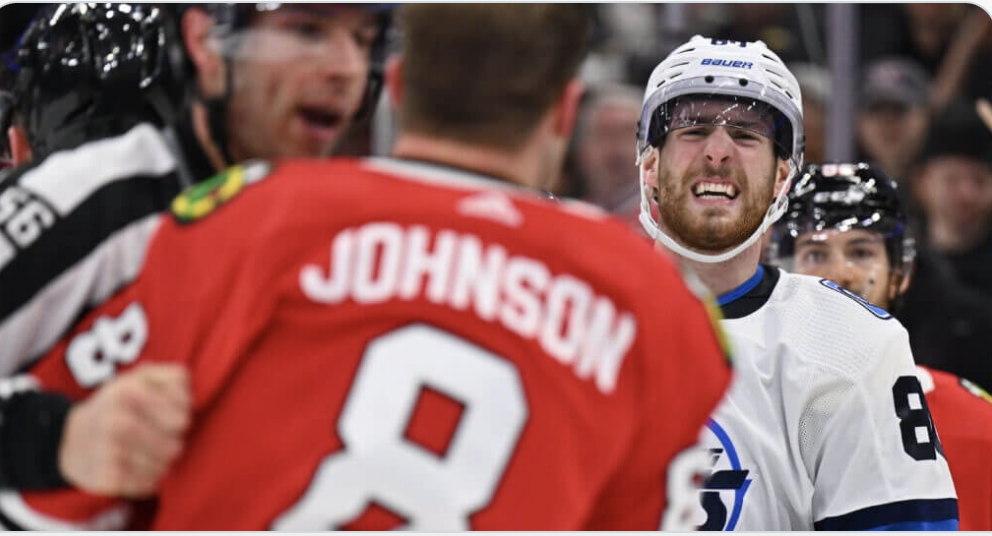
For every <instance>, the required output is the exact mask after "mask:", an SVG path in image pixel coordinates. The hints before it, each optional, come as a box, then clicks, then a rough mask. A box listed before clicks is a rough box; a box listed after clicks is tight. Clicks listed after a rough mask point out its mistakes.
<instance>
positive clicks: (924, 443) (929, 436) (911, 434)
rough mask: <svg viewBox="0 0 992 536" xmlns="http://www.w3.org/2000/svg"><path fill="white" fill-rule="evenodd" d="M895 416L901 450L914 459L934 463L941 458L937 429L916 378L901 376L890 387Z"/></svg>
mask: <svg viewBox="0 0 992 536" xmlns="http://www.w3.org/2000/svg"><path fill="white" fill-rule="evenodd" d="M892 398H893V401H894V402H895V407H896V416H898V417H899V428H900V430H901V431H902V448H903V449H904V450H905V451H906V454H909V455H910V456H911V457H912V458H913V459H914V460H934V459H936V458H937V454H938V453H940V455H941V456H943V455H944V448H943V447H942V446H941V445H940V438H939V437H937V429H936V427H934V425H933V418H932V417H931V416H930V408H929V406H927V399H926V397H925V396H923V387H922V386H921V385H920V380H919V379H917V378H916V376H900V377H899V379H898V380H896V383H895V385H893V386H892Z"/></svg>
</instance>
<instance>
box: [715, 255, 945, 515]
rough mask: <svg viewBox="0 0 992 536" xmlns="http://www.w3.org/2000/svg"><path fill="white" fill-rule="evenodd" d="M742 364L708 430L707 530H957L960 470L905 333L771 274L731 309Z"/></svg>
mask: <svg viewBox="0 0 992 536" xmlns="http://www.w3.org/2000/svg"><path fill="white" fill-rule="evenodd" d="M718 301H719V303H720V305H721V307H722V308H723V311H724V316H725V320H724V321H723V327H724V330H725V332H726V334H727V337H728V338H729V341H730V345H731V350H732V352H733V355H734V364H735V367H734V368H735V378H734V383H733V384H732V386H731V388H730V390H729V392H728V394H727V398H725V400H724V401H723V402H722V403H721V405H720V406H719V407H718V408H717V410H716V411H715V412H714V414H713V415H712V418H711V420H710V422H709V424H708V425H707V429H705V430H704V431H703V444H704V445H705V446H706V447H707V448H709V449H710V454H711V461H712V463H713V472H712V473H711V475H710V477H709V479H708V480H707V482H706V484H705V486H704V488H705V489H704V490H703V491H702V494H701V497H700V501H699V502H700V506H701V507H700V508H699V509H698V510H697V512H696V515H697V517H696V520H697V522H698V523H697V524H698V525H699V526H700V528H701V529H703V530H747V531H766V530H793V531H799V530H803V531H805V530H814V529H816V530H868V529H876V530H878V529H882V530H885V529H892V530H956V529H957V517H958V516H957V499H956V495H955V490H954V485H953V483H952V481H951V475H950V470H949V468H948V465H947V461H946V460H945V459H944V456H943V452H942V450H943V449H942V448H941V446H940V441H939V439H938V437H937V434H936V433H935V430H934V427H933V421H932V420H931V418H930V413H929V410H928V408H927V405H926V399H925V398H924V396H923V391H922V389H921V387H920V383H919V381H918V380H917V377H916V375H915V371H916V369H915V367H914V364H913V358H912V354H911V351H910V348H909V339H908V335H907V333H906V330H905V329H904V328H903V327H902V326H901V325H900V324H899V322H898V321H897V320H895V319H894V318H892V316H891V315H889V314H888V313H886V312H885V311H883V310H881V309H879V308H877V307H875V306H873V305H871V304H869V303H868V302H866V301H865V300H864V299H862V298H860V297H858V296H856V295H854V294H852V293H850V292H848V291H847V290H845V289H843V288H841V287H840V286H838V285H837V284H836V283H833V282H831V281H827V280H820V279H817V278H813V277H809V276H800V275H793V274H787V273H785V272H782V271H779V270H777V269H775V268H770V267H761V268H759V270H758V272H757V273H756V274H755V276H754V277H752V278H751V279H750V280H749V281H747V282H746V283H744V285H742V286H741V287H739V288H738V289H736V290H735V291H733V292H730V293H727V294H725V295H723V296H721V297H720V298H719V300H718Z"/></svg>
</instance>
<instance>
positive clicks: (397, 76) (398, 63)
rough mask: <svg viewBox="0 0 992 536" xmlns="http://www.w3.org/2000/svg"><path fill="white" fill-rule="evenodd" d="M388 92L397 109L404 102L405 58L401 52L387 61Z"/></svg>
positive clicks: (394, 107)
mask: <svg viewBox="0 0 992 536" xmlns="http://www.w3.org/2000/svg"><path fill="white" fill-rule="evenodd" d="M384 74H385V78H386V92H387V93H388V94H389V103H390V104H392V107H393V109H397V108H399V107H400V105H401V104H402V103H403V58H402V56H400V55H399V54H397V55H394V56H391V57H390V58H389V59H388V60H387V61H386V70H385V73H384Z"/></svg>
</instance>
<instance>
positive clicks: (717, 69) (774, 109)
mask: <svg viewBox="0 0 992 536" xmlns="http://www.w3.org/2000/svg"><path fill="white" fill-rule="evenodd" d="M707 101H712V102H722V103H726V104H728V106H723V107H717V109H719V110H721V112H722V113H716V114H714V113H712V110H713V109H714V107H712V106H706V103H707ZM704 109H708V110H710V111H709V112H705V113H701V112H700V111H701V110H704ZM745 116H746V117H745ZM755 118H757V119H760V120H759V121H753V120H751V119H755ZM704 124H708V125H725V126H734V127H737V128H744V129H747V130H751V131H753V132H755V133H757V134H760V135H762V136H765V137H767V138H769V139H771V140H772V142H773V143H774V145H775V151H776V154H777V155H778V156H779V158H783V159H786V160H788V162H789V176H788V179H787V181H786V184H785V185H784V187H783V188H782V189H781V191H780V192H779V194H778V196H777V197H776V198H775V200H774V201H773V202H772V204H771V206H769V207H768V211H767V212H766V213H765V218H764V220H763V221H762V223H761V225H760V226H759V227H758V229H757V230H755V232H754V233H753V234H752V235H751V236H750V237H749V238H748V239H747V240H745V241H744V242H743V243H741V244H739V245H738V246H737V247H735V248H733V249H732V250H730V251H726V252H724V253H720V254H717V255H710V254H704V253H700V252H697V251H693V250H690V249H688V248H686V247H685V246H682V245H681V244H679V243H678V242H676V241H675V240H674V239H673V238H672V237H670V236H668V235H666V234H665V233H664V232H662V231H661V229H660V227H659V222H658V221H657V220H656V219H655V218H654V216H653V215H652V213H651V192H650V188H649V187H648V186H647V184H646V183H645V180H644V170H643V168H641V179H640V180H641V210H640V222H641V225H642V226H643V227H644V230H645V231H646V232H647V233H648V234H649V235H650V236H651V237H652V238H654V239H655V240H658V241H660V242H662V243H663V244H665V246H667V247H668V248H669V249H671V250H672V251H674V252H676V253H677V254H679V255H681V256H683V257H686V258H688V259H692V260H695V261H699V262H706V263H715V262H722V261H725V260H727V259H731V258H733V257H735V256H737V255H738V254H740V253H741V252H742V251H744V250H745V249H747V248H748V247H750V246H751V245H753V244H754V243H755V242H757V241H758V240H759V239H760V238H761V235H762V234H764V233H765V231H767V230H768V228H769V227H771V225H772V224H773V223H775V221H777V220H778V219H779V218H781V217H782V214H784V213H785V210H786V208H787V207H788V192H789V186H790V184H791V181H792V179H793V177H795V175H796V174H797V173H798V172H799V170H800V169H801V168H802V165H803V145H804V131H803V105H802V94H801V92H800V90H799V83H798V82H797V81H796V78H795V77H794V76H793V75H792V73H791V72H789V69H788V68H786V66H785V64H784V63H783V62H782V60H781V59H779V57H778V56H777V55H776V54H775V53H774V52H772V51H771V50H769V49H768V47H767V46H765V44H764V43H763V42H761V41H755V42H748V41H729V40H721V39H711V38H708V37H703V36H701V35H696V36H694V37H693V38H692V39H690V40H689V42H688V43H685V44H683V45H682V46H680V47H678V48H676V49H675V50H674V51H673V52H672V53H671V54H669V55H668V57H667V58H665V59H664V61H662V62H661V63H660V64H658V66H657V67H655V69H654V72H653V73H651V78H650V80H649V81H648V85H647V88H646V89H645V92H644V104H643V106H642V108H641V118H640V121H639V122H638V128H637V156H638V158H637V162H638V166H639V167H640V162H641V159H642V158H643V157H644V156H645V155H646V154H647V153H648V152H649V151H650V150H651V149H652V148H654V147H660V146H661V144H662V143H663V141H664V138H665V136H666V135H667V134H668V133H669V132H670V131H672V130H677V129H680V128H686V127H691V126H697V125H704Z"/></svg>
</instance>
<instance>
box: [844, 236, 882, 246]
mask: <svg viewBox="0 0 992 536" xmlns="http://www.w3.org/2000/svg"><path fill="white" fill-rule="evenodd" d="M879 242H881V240H880V239H878V238H872V237H868V236H862V237H858V238H854V239H851V240H850V241H848V242H847V243H845V244H844V245H845V246H861V245H865V244H877V243H879Z"/></svg>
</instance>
